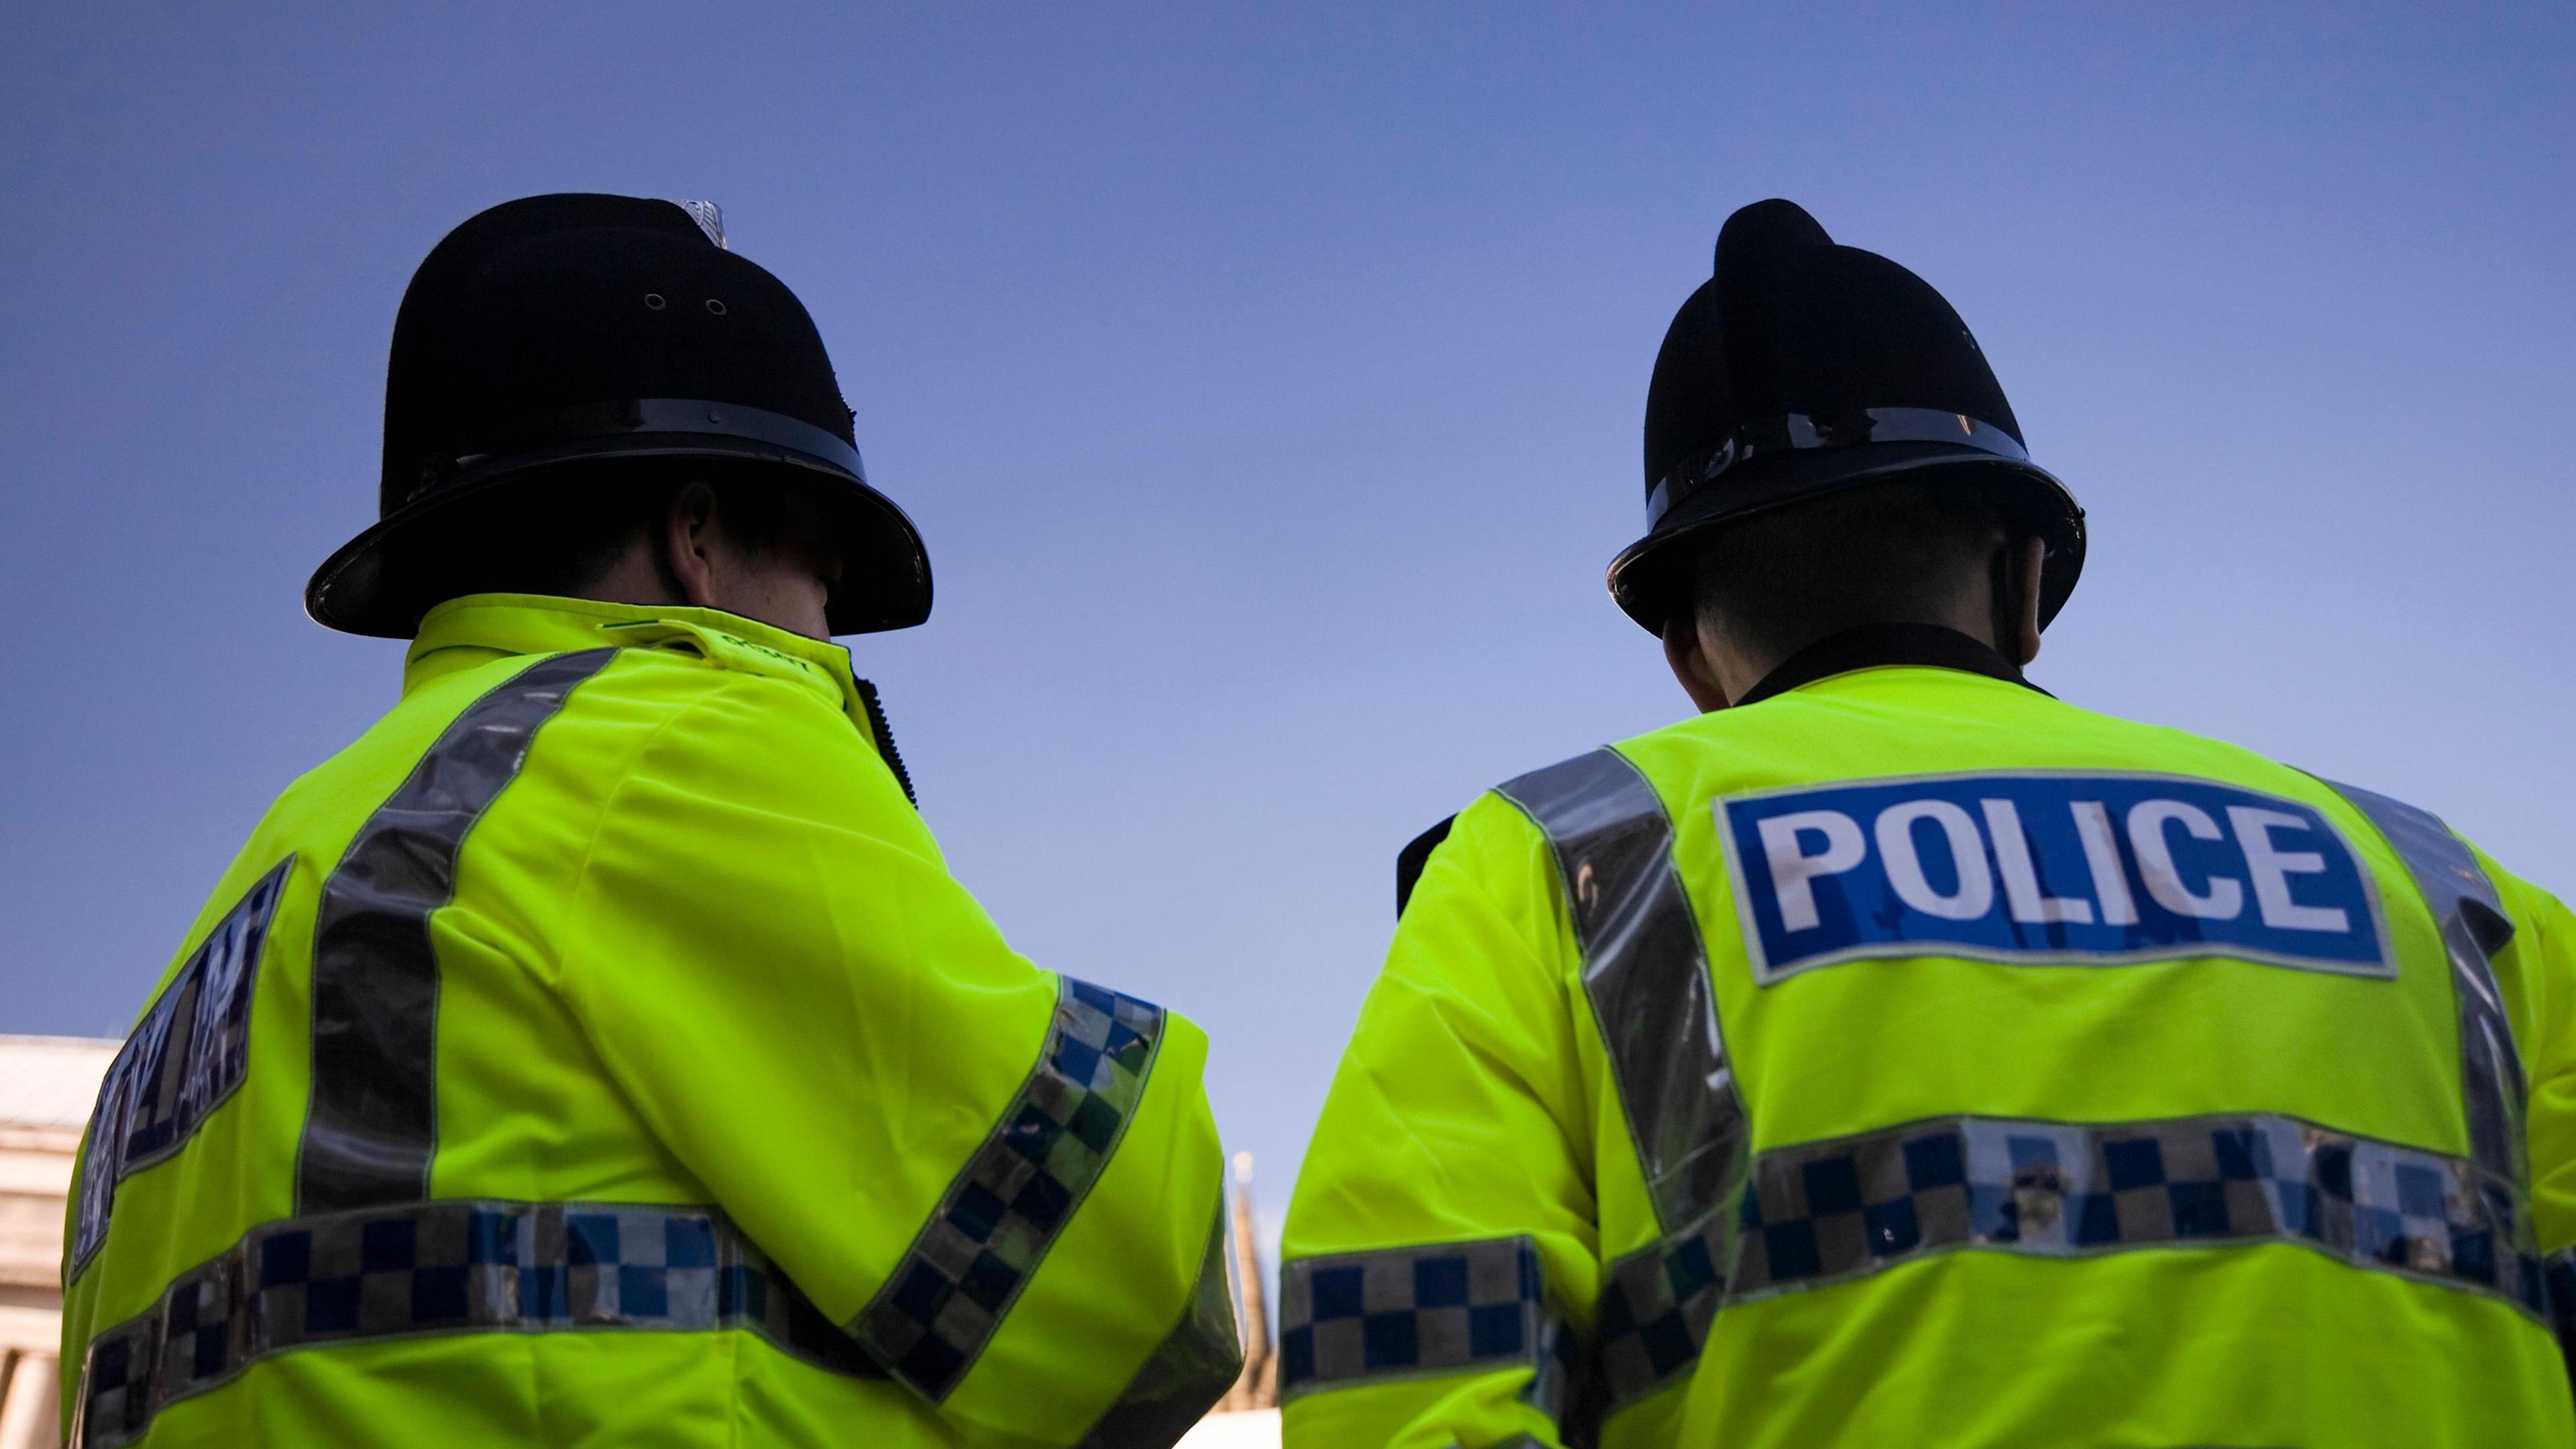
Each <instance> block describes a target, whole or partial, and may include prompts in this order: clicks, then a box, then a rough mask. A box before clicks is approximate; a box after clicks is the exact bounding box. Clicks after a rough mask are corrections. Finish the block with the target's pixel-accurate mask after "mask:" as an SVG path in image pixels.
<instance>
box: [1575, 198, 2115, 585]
mask: <svg viewBox="0 0 2576 1449" xmlns="http://www.w3.org/2000/svg"><path fill="white" fill-rule="evenodd" d="M1899 477H1902V478H1905V479H1906V480H1907V481H1909V482H1916V483H1919V484H1920V485H1921V486H1923V487H1926V488H1940V489H1961V490H1978V491H1980V492H1982V494H1983V495H1984V496H1985V497H1986V498H1988V499H1989V500H1990V501H1991V502H1992V503H1993V505H1994V506H1995V507H1996V508H1997V509H1998V511H2000V512H2001V513H2002V514H2003V516H2004V518H2005V520H2006V524H2007V526H2008V527H2010V528H2011V529H2012V530H2013V531H2014V532H2015V533H2016V534H2017V535H2018V536H2021V537H2025V538H2027V537H2037V538H2040V539H2042V540H2043V541H2045V543H2046V544H2047V548H2048V554H2047V560H2046V562H2045V563H2044V564H2043V565H2042V566H2041V573H2040V622H2041V623H2042V624H2043V625H2045V624H2046V623H2047V622H2048V621H2049V620H2051V619H2053V618H2055V617H2056V616H2057V611H2058V610H2059V609H2060V608H2061V607H2063V606H2064V605H2065V603H2066V596H2067V595H2068V594H2070V593H2072V592H2074V589H2075V579H2076V576H2077V575H2078V574H2080V573H2081V572H2083V569H2084V510H2083V509H2081V508H2079V507H2077V506H2076V503H2075V497H2074V495H2073V494H2071V493H2069V492H2068V491H2067V489H2066V485H2065V484H2063V483H2060V482H2058V481H2057V480H2056V479H2055V478H2054V477H2051V476H2050V475H2049V474H2048V473H2046V472H2044V471H2043V470H2041V469H2040V468H2038V467H2036V466H2034V465H2033V464H2032V463H2031V461H2030V454H2029V453H2028V451H2027V450H2025V449H2024V448H2023V446H2022V437H2021V425H2020V423H2019V422H2017V421H2016V420H2015V419H2014V417H2013V411H2012V405H2011V404H2010V403H2008V402H2006V401H2004V393H2003V388H2002V386H2001V385H2000V384H1998V383H1997V382H1996V381H1995V374H1994V369H1993V368H1992V367H1990V366H1988V365H1987V363H1986V357H1985V354H1984V353H1983V352H1982V351H1980V350H1979V349H1978V347H1977V340H1976V338H1974V337H1972V336H1970V335H1969V334H1968V328H1967V324H1966V323H1964V322H1961V321H1960V320H1959V314H1958V313H1957V312H1955V311H1953V310H1951V307H1950V304H1949V303H1948V302H1946V301H1944V300H1942V297H1941V294H1940V293H1939V292H1936V291H1934V290H1933V289H1932V287H1931V285H1930V284H1929V283H1927V282H1925V281H1924V280H1923V279H1922V278H1920V277H1918V276H1916V275H1914V274H1913V273H1912V272H1909V271H1907V270H1906V269H1905V268H1903V267H1901V266H1898V265H1897V264H1896V263H1894V262H1892V261H1889V260H1888V259H1887V258H1885V257H1882V256H1879V255H1877V254H1876V253H1873V252H1865V251H1862V250H1860V249H1859V248H1857V247H1846V246H1836V245H1835V244H1834V240H1833V238H1832V237H1829V236H1827V235H1826V234H1825V229H1824V228H1823V227H1821V226H1819V225H1817V224H1816V220H1815V218H1814V217H1811V216H1809V215H1807V213H1806V212H1805V211H1803V210H1801V209H1800V208H1799V207H1798V206H1797V205H1795V204H1794V203H1791V202H1787V201H1762V202H1756V203H1754V204H1753V205H1751V206H1748V207H1745V208H1744V209H1743V210H1741V211H1738V212H1737V213H1735V214H1734V215H1733V216H1731V217H1728V218H1727V220H1726V226H1725V228H1724V229H1723V230H1721V231H1720V232H1719V233H1718V238H1717V264H1716V268H1715V274H1714V275H1713V276H1712V277H1711V278H1710V279H1709V280H1708V281H1706V282H1703V283H1701V284H1700V287H1699V290H1698V291H1696V292H1693V293H1692V294H1691V296H1690V300H1689V301H1686V302H1684V303H1683V304H1682V309H1681V312H1680V313H1679V314H1678V315H1676V316H1675V317H1674V318H1673V325H1672V328H1671V330H1670V331H1668V332H1666V333H1665V335H1664V346H1663V350H1662V351H1661V352H1660V353H1658V354H1657V355H1656V357H1655V375H1654V380H1653V382H1652V383H1650V384H1649V385H1648V388H1647V391H1646V524H1647V533H1646V536H1645V537H1644V538H1642V539H1639V540H1638V541H1637V542H1635V543H1633V544H1630V545H1629V546H1628V548H1627V549H1626V551H1624V552H1622V553H1621V554H1620V555H1619V557H1618V558H1617V560H1615V561H1614V562H1612V564H1611V565H1610V593H1611V595H1612V597H1614V598H1616V599H1617V600H1618V601H1619V607H1620V608H1621V609H1624V610H1626V611H1627V614H1628V617H1630V618H1632V619H1634V620H1636V621H1637V622H1638V623H1639V624H1642V625H1644V626H1645V627H1646V628H1647V629H1648V630H1650V631H1652V632H1655V633H1658V634H1660V633H1662V632H1663V628H1664V623H1665V620H1666V619H1667V618H1669V617H1670V616H1671V615H1672V613H1673V612H1674V611H1675V610H1676V609H1678V608H1682V607H1686V604H1687V599H1688V595H1689V592H1690V579H1689V576H1688V566H1689V563H1690V561H1691V559H1692V558H1693V556H1694V555H1695V554H1696V553H1697V552H1698V550H1697V549H1696V548H1695V547H1693V546H1692V545H1693V544H1694V543H1696V542H1699V541H1703V540H1705V539H1706V538H1707V537H1708V536H1709V534H1710V532H1711V531H1712V530H1714V529H1717V528H1719V527H1722V526H1723V525H1725V524H1727V523H1729V522H1732V521H1734V520H1737V519H1741V518H1743V517H1745V516H1746V515H1748V514H1751V513H1756V512H1759V511H1761V510H1763V509H1767V508H1775V507H1778V506H1781V505H1783V504H1788V503H1795V502H1798V501H1800V500H1803V499H1809V498H1815V497H1818V496H1820V495H1823V494H1826V493H1832V492H1836V491H1839V490H1841V489H1845V488H1850V487H1854V486H1857V485H1861V484H1868V483H1879V482H1885V481H1888V480H1891V479H1895V478H1899Z"/></svg>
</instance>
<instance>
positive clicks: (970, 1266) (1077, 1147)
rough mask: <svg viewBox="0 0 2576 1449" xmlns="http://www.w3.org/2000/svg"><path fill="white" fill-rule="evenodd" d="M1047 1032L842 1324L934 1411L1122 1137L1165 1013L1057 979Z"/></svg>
mask: <svg viewBox="0 0 2576 1449" xmlns="http://www.w3.org/2000/svg"><path fill="white" fill-rule="evenodd" d="M1061 983H1062V984H1061V987H1060V990H1059V995H1058V997H1057V999H1056V1012H1055V1023H1054V1025H1053V1026H1052V1027H1050V1028H1049V1030H1048V1032H1047V1039H1046V1043H1045V1045H1044V1046H1043V1047H1042V1048H1041V1049H1040V1050H1039V1052H1038V1061H1037V1065H1036V1066H1035V1067H1034V1068H1032V1069H1031V1070H1030V1073H1029V1079H1028V1081H1027V1082H1026V1083H1025V1084H1024V1085H1023V1086H1022V1087H1021V1088H1020V1092H1019V1095H1018V1096H1017V1097H1016V1098H1014V1099H1013V1100H1012V1102H1011V1105H1010V1106H1009V1107H1007V1108H1005V1109H1004V1110H1003V1112H1002V1116H1001V1120H999V1121H998V1122H996V1123H994V1124H993V1131H992V1135H991V1136H989V1137H987V1138H985V1139H984V1145H983V1146H982V1147H981V1148H978V1149H977V1150H976V1153H975V1155H974V1157H972V1158H971V1159H969V1160H968V1162H967V1164H966V1168H965V1170H964V1171H963V1172H960V1173H959V1174H958V1175H957V1180H956V1181H955V1182H953V1183H951V1184H950V1185H949V1188H948V1192H947V1194H946V1196H944V1197H942V1198H941V1199H940V1203H939V1207H938V1208H937V1210H935V1211H933V1212H932V1213H931V1215H930V1221H928V1222H927V1223H924V1224H923V1225H922V1228H921V1232H920V1234H919V1235H918V1236H917V1237H915V1238H914V1239H913V1242H912V1246H911V1248H910V1249H909V1250H907V1251H906V1252H905V1254H904V1256H903V1259H902V1261H900V1262H898V1263H897V1264H896V1265H895V1268H894V1271H893V1272H892V1273H890V1274H888V1275H887V1277H886V1282H885V1286H884V1287H883V1288H881V1289H879V1290H878V1291H877V1296H876V1297H875V1299H874V1300H873V1301H871V1302H870V1303H869V1304H868V1305H867V1307H865V1308H863V1309H861V1310H859V1315H858V1317H857V1318H856V1319H854V1320H853V1321H852V1322H851V1325H850V1333H851V1335H852V1336H853V1337H855V1338H857V1339H858V1341H859V1342H860V1343H861V1344H862V1345H864V1346H865V1347H866V1348H867V1350H868V1352H869V1353H871V1354H873V1355H875V1357H876V1359H877V1361H878V1362H879V1363H882V1364H884V1365H885V1366H886V1367H887V1368H888V1369H890V1370H892V1371H893V1373H894V1376H895V1377H896V1378H898V1379H900V1380H902V1381H903V1382H904V1383H906V1384H909V1385H910V1386H911V1387H913V1388H914V1389H916V1390H918V1391H919V1392H920V1393H921V1394H922V1395H923V1396H924V1397H926V1398H928V1399H930V1400H931V1401H932V1402H934V1403H936V1402H938V1401H939V1400H941V1399H943V1398H945V1397H947V1395H948V1391H949V1390H950V1389H953V1388H955V1387H956V1386H957V1381H958V1380H959V1379H961V1378H963V1377H965V1374H966V1370H967V1369H968V1368H970V1367H972V1366H973V1364H974V1362H975V1356H976V1355H977V1354H980V1353H982V1352H983V1351H984V1345H985V1344H987V1343H989V1342H991V1341H992V1337H993V1332H994V1330H996V1329H998V1328H1000V1327H1001V1325H1002V1316H1003V1315H1004V1314H1006V1313H1008V1312H1010V1311H1011V1305H1012V1304H1013V1303H1014V1302H1017V1301H1018V1299H1019V1296H1020V1290H1021V1289H1022V1288H1023V1287H1025V1286H1026V1285H1027V1283H1028V1280H1029V1277H1030V1275H1031V1274H1034V1273H1035V1272H1037V1268H1038V1261H1039V1260H1040V1259H1042V1258H1044V1257H1045V1256H1046V1251H1047V1249H1048V1248H1050V1247H1052V1246H1053V1245H1054V1243H1055V1239H1056V1235H1057V1234H1058V1233H1060V1232H1062V1231H1063V1229H1064V1225H1065V1224H1066V1223H1067V1222H1068V1221H1070V1220H1071V1219H1072V1217H1073V1214H1074V1212H1075V1210H1076V1209H1078V1208H1080V1207H1081V1206H1082V1199H1083V1195H1084V1194H1086V1193H1088V1192H1090V1191H1091V1185H1092V1184H1093V1183H1095V1182H1097V1181H1099V1179H1100V1173H1101V1170H1102V1169H1103V1168H1105V1167H1107V1166H1108V1164H1109V1155H1110V1153H1112V1152H1114V1151H1116V1150H1117V1147H1118V1142H1119V1139H1120V1138H1121V1137H1123V1136H1125V1135H1126V1131H1127V1124H1128V1123H1129V1122H1130V1121H1132V1120H1133V1119H1134V1118H1135V1115H1136V1105H1137V1103H1138V1102H1140V1101H1142V1100H1143V1099H1144V1096H1145V1079H1146V1077H1147V1075H1148V1074H1150V1073H1151V1072H1152V1071H1153V1067H1154V1058H1155V1055H1156V1053H1157V1052H1158V1051H1160V1050H1161V1047H1162V1044H1163V1009H1162V1008H1161V1007H1159V1006H1156V1005H1154V1004H1153V1003H1152V1002H1150V1001H1139V1000H1137V999H1136V998H1134V997H1132V996H1122V995H1120V994H1119V993H1117V992H1115V991H1110V990H1106V989H1104V988H1102V987H1098V986H1094V985H1092V984H1091V983H1089V982H1087V981H1076V980H1074V979H1073V978H1072V977H1070V976H1067V977H1063V978H1061Z"/></svg>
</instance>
